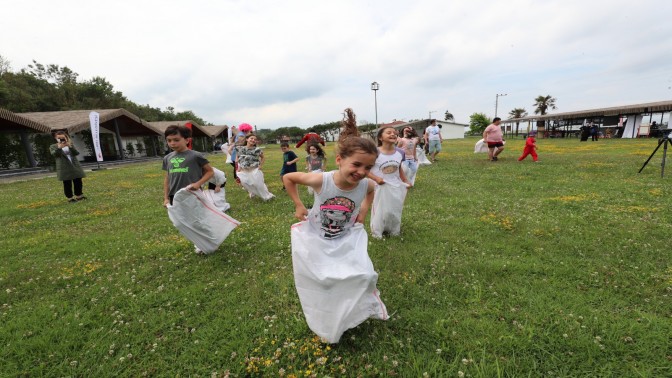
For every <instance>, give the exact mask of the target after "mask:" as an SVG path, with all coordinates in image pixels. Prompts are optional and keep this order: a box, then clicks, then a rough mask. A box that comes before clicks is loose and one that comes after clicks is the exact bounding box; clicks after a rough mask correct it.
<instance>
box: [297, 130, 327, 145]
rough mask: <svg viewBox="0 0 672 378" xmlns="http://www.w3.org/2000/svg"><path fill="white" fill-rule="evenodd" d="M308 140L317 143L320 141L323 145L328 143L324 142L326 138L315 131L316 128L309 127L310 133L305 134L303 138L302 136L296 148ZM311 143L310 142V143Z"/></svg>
mask: <svg viewBox="0 0 672 378" xmlns="http://www.w3.org/2000/svg"><path fill="white" fill-rule="evenodd" d="M306 142H310V143H315V144H317V143H319V144H321V145H323V146H326V144H325V143H324V139H322V137H321V136H320V135H319V134H317V133H316V132H315V130H313V129H308V134H306V135H304V136H303V138H301V140H300V141H299V143H297V144H296V148H299V147H301V145H302V144H304V143H306ZM310 143H308V144H310Z"/></svg>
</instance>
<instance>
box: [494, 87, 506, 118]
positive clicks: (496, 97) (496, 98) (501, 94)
mask: <svg viewBox="0 0 672 378" xmlns="http://www.w3.org/2000/svg"><path fill="white" fill-rule="evenodd" d="M506 95H507V94H506V93H499V94H496V95H495V117H497V105H498V103H499V98H500V97H503V96H506Z"/></svg>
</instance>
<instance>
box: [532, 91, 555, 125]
mask: <svg viewBox="0 0 672 378" xmlns="http://www.w3.org/2000/svg"><path fill="white" fill-rule="evenodd" d="M555 100H556V98H555V97H553V96H551V95H548V96H537V98H535V99H534V104H533V105H534V106H535V109H534V114H539V115H544V114H546V111H547V110H549V109H552V110H555V109H557V107H556V106H555ZM540 124H541V126H544V122H543V121H541V122H537V127H539V126H540Z"/></svg>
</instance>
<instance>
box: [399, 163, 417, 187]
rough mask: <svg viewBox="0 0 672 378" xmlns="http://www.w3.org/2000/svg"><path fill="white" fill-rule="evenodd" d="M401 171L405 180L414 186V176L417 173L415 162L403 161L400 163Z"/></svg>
mask: <svg viewBox="0 0 672 378" xmlns="http://www.w3.org/2000/svg"><path fill="white" fill-rule="evenodd" d="M401 170H402V171H404V176H406V180H407V181H408V182H409V183H410V184H411V185H415V176H416V174H417V173H418V162H417V161H415V160H404V161H402V162H401Z"/></svg>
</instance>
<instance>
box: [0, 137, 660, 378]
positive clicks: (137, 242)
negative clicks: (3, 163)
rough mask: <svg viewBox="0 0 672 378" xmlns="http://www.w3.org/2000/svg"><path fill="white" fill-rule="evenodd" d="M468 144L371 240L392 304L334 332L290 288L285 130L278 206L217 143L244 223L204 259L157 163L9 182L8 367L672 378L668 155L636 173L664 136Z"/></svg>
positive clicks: (3, 296)
mask: <svg viewBox="0 0 672 378" xmlns="http://www.w3.org/2000/svg"><path fill="white" fill-rule="evenodd" d="M475 141H476V140H475V139H465V140H459V141H453V140H450V141H447V142H445V143H444V151H443V152H442V153H441V154H440V155H439V160H440V161H439V162H438V164H436V165H432V166H429V167H421V168H420V171H419V172H418V178H417V181H416V187H415V188H413V189H412V190H411V191H410V192H409V195H408V197H407V200H406V207H405V210H404V214H403V221H402V236H401V237H397V238H389V239H384V240H382V241H379V240H373V239H372V240H371V241H370V244H369V255H370V256H371V259H372V260H373V263H374V266H375V267H376V270H377V271H378V272H379V274H380V278H379V282H378V287H379V289H380V291H381V297H382V299H383V300H384V302H385V304H386V305H387V308H388V310H389V312H390V313H393V316H392V318H391V319H390V320H389V321H387V322H383V321H374V320H371V321H367V322H365V323H364V324H362V325H360V326H359V327H357V328H355V329H353V330H350V331H348V332H346V333H345V334H344V336H343V337H342V339H341V342H340V343H339V344H336V345H325V344H321V343H319V342H318V340H316V339H315V337H314V335H313V334H312V332H311V331H310V330H309V329H308V327H307V325H306V324H305V320H304V318H303V312H302V310H301V306H300V304H299V301H298V297H297V295H296V291H295V289H294V283H293V277H292V263H291V251H290V243H289V227H290V225H291V224H292V223H293V222H294V220H293V217H292V215H293V212H294V208H293V205H292V203H291V201H290V200H289V199H288V197H287V196H286V194H285V193H284V192H282V191H281V190H280V188H281V183H280V181H279V179H278V172H279V168H280V165H281V156H282V155H281V153H280V151H279V148H278V147H277V146H269V147H268V148H267V149H266V155H267V159H268V161H267V164H266V167H267V171H266V182H267V184H268V186H269V189H270V190H271V192H273V193H274V194H276V195H277V196H278V198H276V199H274V200H272V201H270V202H261V201H260V200H258V199H256V200H249V199H248V198H247V196H246V193H245V192H244V191H243V190H242V189H240V188H238V187H236V186H235V185H233V183H232V180H231V167H230V166H229V165H225V164H224V157H223V156H221V155H214V156H210V159H211V162H212V163H213V165H214V166H216V167H218V168H220V169H223V170H225V171H226V172H227V175H229V180H230V183H229V184H228V185H227V187H226V193H227V199H228V201H229V202H230V203H231V205H232V208H231V210H230V212H229V214H230V215H231V216H232V217H234V218H236V219H238V220H239V221H241V222H242V224H241V226H240V227H239V228H238V229H236V230H235V231H234V232H233V233H232V234H231V236H230V237H229V238H228V239H227V240H226V241H225V242H224V244H223V245H222V247H221V248H220V249H219V250H218V251H217V253H216V254H214V255H211V256H208V257H201V256H197V255H195V254H194V253H193V249H192V248H193V247H192V245H191V244H190V243H189V242H188V241H186V239H184V238H183V237H181V236H180V235H179V234H178V233H177V232H176V230H175V229H174V228H173V227H172V225H171V223H170V221H169V220H168V217H167V214H166V211H165V209H164V208H163V207H162V206H161V204H162V177H163V173H162V171H161V169H160V162H155V163H144V164H137V165H128V166H123V167H120V168H117V169H108V170H104V171H97V172H91V173H88V177H87V178H86V179H85V180H84V186H85V193H86V195H87V196H88V197H89V199H88V200H87V201H84V202H81V203H76V204H68V203H66V201H65V198H64V196H63V194H62V187H61V184H60V182H58V181H56V179H55V178H45V179H39V180H30V181H24V182H16V183H11V184H3V185H0V201H1V203H2V205H0V217H1V219H2V221H3V222H2V223H3V225H4V230H3V236H2V239H1V241H0V258H1V260H2V266H1V267H0V287H1V288H2V290H1V291H0V346H1V348H0V361H2V363H0V376H87V377H93V376H111V375H115V376H133V377H135V376H201V377H210V376H218V377H219V376H227V375H228V376H232V377H235V376H281V375H283V374H284V375H285V376H292V375H294V376H297V377H303V376H311V375H315V376H319V377H322V376H401V377H420V376H423V375H424V374H425V373H426V375H427V376H430V377H446V376H453V377H456V376H462V375H463V376H467V377H520V376H532V377H538V376H559V377H565V376H604V377H626V376H627V377H639V376H642V377H661V376H672V341H671V336H670V335H672V300H671V298H670V296H671V295H672V259H671V256H672V245H671V244H670V236H672V217H671V215H670V198H671V197H672V190H671V189H670V180H672V177H670V176H672V162H670V164H669V173H668V176H667V177H665V178H661V177H660V162H661V158H662V151H660V152H659V153H658V154H657V155H656V156H655V157H654V159H653V160H652V161H651V162H650V163H649V165H648V166H647V167H646V169H645V170H644V171H643V172H642V173H640V174H638V173H637V171H638V170H639V168H640V167H641V165H642V164H643V162H644V161H645V160H646V158H647V157H648V156H649V154H650V153H651V152H652V151H653V149H654V148H655V146H656V141H655V140H651V139H639V140H601V141H599V142H583V143H580V142H578V141H577V140H576V139H571V140H559V139H540V140H539V141H538V145H539V157H540V160H541V162H540V163H537V164H535V163H532V161H531V158H530V157H528V160H526V161H524V162H521V163H519V162H517V161H516V158H517V157H518V156H519V155H520V153H521V152H522V146H523V141H522V140H510V141H509V142H508V144H507V150H506V151H504V153H503V154H502V155H501V158H500V161H499V162H497V163H490V162H488V161H486V158H485V155H483V154H474V153H473V152H472V151H473V145H474V143H475ZM327 152H328V154H329V168H334V163H333V147H332V146H329V147H327ZM671 158H672V157H671ZM301 193H303V194H302V195H303V196H304V197H305V199H306V202H312V201H311V200H310V199H308V196H307V194H306V191H305V189H302V191H301Z"/></svg>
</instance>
